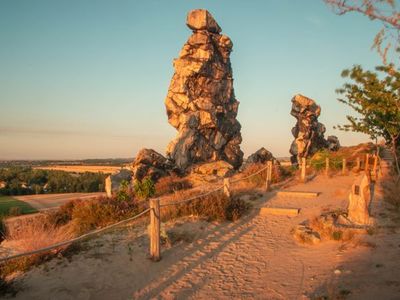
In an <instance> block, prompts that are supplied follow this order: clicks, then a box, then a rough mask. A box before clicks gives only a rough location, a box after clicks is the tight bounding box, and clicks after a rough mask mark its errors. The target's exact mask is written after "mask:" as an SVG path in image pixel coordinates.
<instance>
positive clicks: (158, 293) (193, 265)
mask: <svg viewBox="0 0 400 300" xmlns="http://www.w3.org/2000/svg"><path fill="white" fill-rule="evenodd" d="M354 178H355V177H354V176H353V175H352V176H338V177H335V178H331V179H326V178H324V177H323V176H320V177H316V178H315V179H314V180H312V181H311V182H308V183H307V184H297V185H293V186H291V187H290V188H289V189H291V190H303V191H317V192H321V195H320V196H319V197H318V198H315V199H310V198H308V199H305V198H303V199H302V198H283V197H277V196H276V195H275V194H276V192H271V193H267V194H265V195H264V196H263V199H262V201H258V202H257V201H256V204H257V205H267V206H280V207H300V208H301V212H300V214H299V215H298V216H296V217H291V218H289V217H286V216H260V215H259V214H258V211H257V210H253V212H252V213H251V214H250V215H248V216H246V217H244V218H243V219H241V220H240V221H238V222H234V223H224V224H214V223H206V222H204V221H198V220H191V221H190V220H181V221H179V222H178V223H176V224H174V225H172V224H169V227H173V228H172V230H173V232H175V236H181V237H183V238H184V240H185V241H181V242H177V243H175V244H174V245H173V246H172V247H166V246H165V247H164V248H163V249H162V260H161V261H160V262H158V263H154V262H151V261H150V260H148V259H147V258H146V257H147V251H148V238H147V236H146V233H145V228H143V227H137V228H134V229H129V228H125V229H120V230H118V231H115V232H113V233H109V234H106V235H103V236H101V237H99V238H97V239H93V240H91V241H89V242H86V243H85V244H86V246H87V247H88V249H87V250H83V251H82V252H80V253H78V254H76V255H74V256H72V258H70V259H67V258H59V259H54V260H52V261H50V262H48V263H46V264H44V265H42V266H40V267H37V268H35V269H33V270H31V271H29V272H28V273H27V274H25V275H24V276H23V277H22V280H21V281H20V284H21V288H22V290H21V291H20V292H19V293H18V294H17V297H16V299H58V300H62V299H76V300H78V299H132V298H133V299H309V298H311V299H313V298H315V297H317V296H318V295H325V296H334V295H338V294H339V293H340V292H342V293H346V291H350V295H349V296H348V298H346V299H400V268H399V266H400V264H399V263H400V255H399V254H400V235H399V234H398V232H399V226H398V224H390V223H389V222H386V223H385V220H388V219H389V218H388V215H390V213H391V212H387V211H386V212H385V213H384V212H383V209H384V208H383V205H382V203H375V206H374V207H375V210H374V211H375V212H376V214H377V215H379V214H381V216H380V217H379V222H381V220H382V224H385V225H384V226H382V227H381V228H380V229H378V230H377V233H376V234H374V235H371V236H369V235H364V236H362V237H361V238H360V237H359V238H357V239H360V240H362V242H361V241H360V242H357V243H355V242H351V243H347V244H346V243H341V242H335V241H330V242H323V243H321V244H319V245H316V246H308V245H299V244H297V243H296V242H295V241H294V239H293V238H292V236H291V234H290V231H291V229H292V228H293V227H294V226H295V225H296V224H298V223H300V222H302V221H304V220H305V219H307V218H310V217H313V216H317V215H319V214H320V213H321V211H322V210H326V209H337V208H345V207H346V206H347V196H348V191H349V190H350V186H351V184H352V183H353V181H354ZM378 202H379V201H378Z"/></svg>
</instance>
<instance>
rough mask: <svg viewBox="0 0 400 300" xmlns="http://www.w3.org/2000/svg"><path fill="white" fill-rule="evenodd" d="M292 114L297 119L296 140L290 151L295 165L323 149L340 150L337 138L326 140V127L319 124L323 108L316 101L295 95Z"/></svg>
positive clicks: (331, 137) (294, 133)
mask: <svg viewBox="0 0 400 300" xmlns="http://www.w3.org/2000/svg"><path fill="white" fill-rule="evenodd" d="M290 114H291V115H292V116H293V117H295V118H296V119H297V123H296V125H295V126H294V127H293V128H292V134H293V136H294V137H295V140H294V141H293V143H292V145H291V146H290V151H289V152H290V154H292V157H291V161H292V163H293V164H297V163H298V162H299V161H300V160H301V158H303V157H306V158H307V157H309V156H311V155H313V154H314V153H316V152H317V151H318V150H320V149H323V148H328V149H329V150H332V151H336V150H338V149H339V147H340V144H339V140H338V138H337V137H335V136H329V137H328V140H325V138H324V133H325V130H326V129H325V126H324V125H323V124H322V123H319V122H318V117H319V115H320V114H321V107H320V106H319V105H317V104H316V103H315V101H314V100H312V99H310V98H307V97H305V96H303V95H300V94H298V95H295V96H294V97H293V98H292V110H291V112H290Z"/></svg>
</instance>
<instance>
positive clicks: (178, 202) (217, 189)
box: [160, 186, 224, 207]
mask: <svg viewBox="0 0 400 300" xmlns="http://www.w3.org/2000/svg"><path fill="white" fill-rule="evenodd" d="M223 188H224V187H223V186H220V187H219V188H216V189H214V190H211V191H209V192H207V193H204V194H200V195H197V196H194V197H192V198H189V199H185V200H180V201H175V202H168V203H165V204H161V205H160V207H166V206H172V205H180V204H183V203H187V202H190V201H193V200H196V199H198V198H203V197H205V196H208V195H210V194H213V193H215V192H218V191H219V190H222V189H223Z"/></svg>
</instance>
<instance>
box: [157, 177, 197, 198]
mask: <svg viewBox="0 0 400 300" xmlns="http://www.w3.org/2000/svg"><path fill="white" fill-rule="evenodd" d="M190 188H192V184H191V183H190V182H189V181H188V180H187V179H185V178H181V177H179V176H177V175H175V174H173V175H171V176H167V177H162V178H160V179H159V180H158V182H157V183H156V196H157V197H159V196H162V195H166V194H171V193H174V192H176V191H180V190H187V189H190Z"/></svg>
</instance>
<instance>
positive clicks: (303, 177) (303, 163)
mask: <svg viewBox="0 0 400 300" xmlns="http://www.w3.org/2000/svg"><path fill="white" fill-rule="evenodd" d="M300 179H301V181H302V182H306V158H305V157H303V158H302V159H301V177H300Z"/></svg>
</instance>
